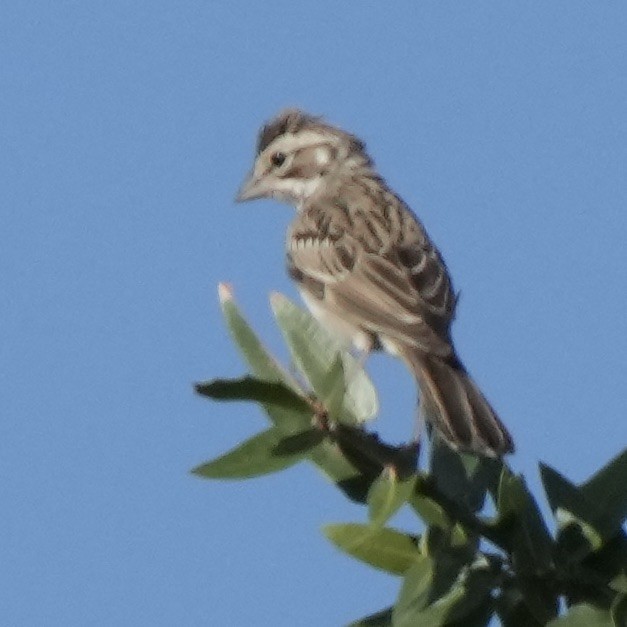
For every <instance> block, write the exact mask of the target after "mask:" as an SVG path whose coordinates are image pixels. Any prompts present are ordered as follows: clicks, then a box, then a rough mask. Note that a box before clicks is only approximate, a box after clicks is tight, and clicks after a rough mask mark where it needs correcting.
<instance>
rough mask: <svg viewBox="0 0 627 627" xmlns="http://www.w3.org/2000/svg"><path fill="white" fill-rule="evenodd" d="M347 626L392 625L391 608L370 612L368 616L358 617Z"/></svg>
mask: <svg viewBox="0 0 627 627" xmlns="http://www.w3.org/2000/svg"><path fill="white" fill-rule="evenodd" d="M347 627H392V608H391V607H388V608H387V609H385V610H381V611H380V612H376V613H375V614H370V616H365V617H364V618H360V619H359V620H356V621H355V622H353V623H351V624H350V625H347Z"/></svg>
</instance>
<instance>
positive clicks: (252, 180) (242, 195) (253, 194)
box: [235, 173, 265, 202]
mask: <svg viewBox="0 0 627 627" xmlns="http://www.w3.org/2000/svg"><path fill="white" fill-rule="evenodd" d="M264 195H265V190H264V189H263V181H260V180H259V179H258V178H256V177H255V175H254V173H251V174H250V175H249V176H248V178H247V179H246V180H245V181H244V182H243V183H242V186H241V187H240V188H239V191H238V192H237V196H235V202H246V201H247V200H256V199H257V198H261V197H263V196H264Z"/></svg>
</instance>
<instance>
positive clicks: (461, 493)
mask: <svg viewBox="0 0 627 627" xmlns="http://www.w3.org/2000/svg"><path fill="white" fill-rule="evenodd" d="M501 468H502V462H500V461H499V460H495V459H491V458H488V457H485V456H483V455H474V454H472V453H460V452H457V451H454V450H453V449H451V447H450V446H448V445H447V444H446V443H445V442H443V441H442V439H441V438H439V437H436V438H434V439H433V447H432V452H431V474H432V476H433V478H434V479H435V482H436V486H437V488H438V490H440V491H441V492H442V493H443V494H445V495H446V496H447V497H448V498H449V499H451V500H452V501H454V502H456V503H458V504H461V505H464V506H465V507H466V508H467V509H469V510H470V511H471V512H478V511H480V510H481V509H482V507H483V503H484V499H485V494H486V491H488V490H492V491H494V492H496V487H497V485H498V480H499V475H500V472H501Z"/></svg>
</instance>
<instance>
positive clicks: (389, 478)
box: [368, 466, 416, 527]
mask: <svg viewBox="0 0 627 627" xmlns="http://www.w3.org/2000/svg"><path fill="white" fill-rule="evenodd" d="M415 485H416V476H415V475H412V476H410V477H408V478H407V479H399V478H398V476H397V473H396V471H395V469H394V468H393V467H390V466H387V467H385V468H384V469H383V472H382V473H381V474H380V475H379V477H378V478H377V480H376V481H375V482H374V483H373V484H372V486H370V490H369V492H368V517H369V518H370V522H371V524H372V526H373V527H383V525H385V523H386V522H387V521H388V520H389V519H390V518H391V517H392V516H393V515H394V514H395V513H396V512H397V511H398V510H399V509H400V508H401V507H402V506H403V504H405V503H406V502H407V500H408V499H409V498H410V496H411V495H412V493H413V491H414V487H415Z"/></svg>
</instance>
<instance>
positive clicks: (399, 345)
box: [236, 108, 514, 457]
mask: <svg viewBox="0 0 627 627" xmlns="http://www.w3.org/2000/svg"><path fill="white" fill-rule="evenodd" d="M262 198H265V199H275V200H277V201H279V202H283V203H287V204H289V205H292V206H293V207H294V208H295V209H296V217H295V219H294V220H293V222H292V224H291V225H290V227H289V229H288V232H287V238H286V249H287V271H288V274H289V276H290V277H291V278H292V279H293V280H294V281H295V282H296V285H297V288H298V291H299V292H300V295H301V297H302V299H303V301H304V303H305V305H306V306H307V308H308V309H309V310H310V312H311V314H312V315H313V316H314V318H316V319H317V320H318V321H319V322H320V324H321V325H322V326H324V327H326V328H327V329H329V330H330V331H332V332H333V333H334V334H336V335H337V336H339V337H341V338H343V340H344V341H345V342H346V344H347V345H349V346H350V345H352V347H354V349H356V350H357V351H360V352H362V354H364V355H368V354H369V353H370V352H372V351H378V350H383V351H385V352H387V353H390V354H391V355H393V356H395V357H398V358H400V359H401V360H402V361H403V362H405V364H406V365H407V367H408V368H409V370H410V371H411V372H412V373H413V375H414V377H415V379H416V382H417V387H418V393H419V399H420V405H419V407H420V415H421V416H422V417H424V419H425V420H426V421H427V423H428V425H429V427H430V428H431V429H430V432H431V431H432V429H433V428H434V429H435V430H436V431H437V433H438V434H439V436H440V437H441V438H442V439H443V440H444V441H445V442H446V443H447V444H448V445H449V446H450V447H451V448H453V449H454V450H458V451H467V452H472V453H477V454H480V455H484V456H488V457H501V456H503V455H504V454H506V453H513V452H514V441H513V439H512V436H511V435H510V433H509V432H508V430H507V428H506V427H505V425H504V424H503V423H502V422H501V420H500V419H499V417H498V415H497V414H496V412H495V410H494V409H493V408H492V406H491V405H490V403H489V402H488V400H487V399H486V398H485V396H484V395H483V393H482V392H481V390H480V389H479V387H478V386H477V384H476V383H475V382H474V381H473V379H472V378H471V376H470V374H469V373H468V371H467V370H466V368H465V367H464V365H463V363H462V361H461V360H460V358H459V357H458V355H457V352H456V350H455V347H454V344H453V339H452V337H451V324H452V322H453V319H454V317H455V310H456V305H457V295H456V293H455V291H454V289H453V285H452V281H451V277H450V275H449V271H448V268H447V266H446V263H445V262H444V259H443V257H442V255H441V254H440V252H439V250H438V249H437V248H436V246H435V245H434V244H433V242H432V241H431V239H430V238H429V235H428V234H427V232H426V230H425V227H424V226H423V224H422V223H421V222H420V221H419V219H418V218H417V217H416V215H415V214H414V213H413V212H412V210H411V209H410V208H409V206H408V205H407V204H406V203H405V202H404V201H403V200H402V199H401V197H400V196H399V195H398V194H396V193H395V192H394V191H393V190H392V189H391V187H390V186H389V185H388V184H387V182H386V181H385V179H384V178H383V177H382V176H381V175H380V174H379V173H378V171H377V169H376V167H375V164H374V161H373V159H372V158H371V157H370V155H369V153H368V152H367V150H366V145H365V143H364V142H363V141H362V140H361V139H359V138H358V137H356V136H355V135H353V134H351V133H349V132H346V131H344V130H343V129H341V128H340V127H338V126H334V125H332V124H330V123H329V122H327V121H326V120H325V119H323V118H322V117H319V116H314V115H311V114H309V113H306V112H304V111H302V110H300V109H295V108H292V109H286V110H283V111H282V112H280V113H279V114H278V115H277V116H276V117H274V118H273V119H271V120H270V121H269V122H267V123H266V124H265V125H263V126H262V128H261V130H260V131H259V135H258V139H257V145H256V155H255V160H254V165H253V168H252V170H251V172H250V173H249V175H248V176H247V178H246V180H245V181H244V183H243V184H242V186H241V187H240V190H239V193H238V195H237V197H236V200H237V201H238V202H245V201H251V200H255V199H262Z"/></svg>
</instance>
